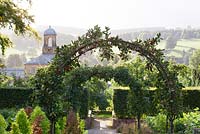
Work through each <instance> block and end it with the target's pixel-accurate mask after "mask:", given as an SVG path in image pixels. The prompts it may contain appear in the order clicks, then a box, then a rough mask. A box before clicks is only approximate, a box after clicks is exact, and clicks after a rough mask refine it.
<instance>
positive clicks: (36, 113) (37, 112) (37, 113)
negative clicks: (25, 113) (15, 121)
mask: <svg viewBox="0 0 200 134" xmlns="http://www.w3.org/2000/svg"><path fill="white" fill-rule="evenodd" d="M38 117H40V118H41V121H40V122H39V126H40V127H41V128H42V133H43V134H49V130H50V122H49V120H48V118H47V116H46V114H45V113H44V112H43V111H42V110H41V108H40V107H39V106H36V107H35V108H34V110H33V112H32V113H31V116H30V123H31V125H33V124H34V122H35V120H37V118H38Z"/></svg>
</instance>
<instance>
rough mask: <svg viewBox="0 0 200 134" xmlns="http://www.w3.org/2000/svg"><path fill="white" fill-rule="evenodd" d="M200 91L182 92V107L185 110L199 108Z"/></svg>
mask: <svg viewBox="0 0 200 134" xmlns="http://www.w3.org/2000/svg"><path fill="white" fill-rule="evenodd" d="M199 98H200V91H199V90H183V105H184V107H185V108H189V109H190V110H191V109H194V108H196V107H198V108H200V101H199Z"/></svg>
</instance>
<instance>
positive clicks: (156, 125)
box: [145, 113, 166, 133]
mask: <svg viewBox="0 0 200 134" xmlns="http://www.w3.org/2000/svg"><path fill="white" fill-rule="evenodd" d="M145 121H146V122H147V124H148V125H149V126H150V127H151V128H152V129H153V130H154V131H155V132H157V133H166V115H164V114H161V113H159V114H158V115H156V116H154V117H151V116H147V117H146V119H145Z"/></svg>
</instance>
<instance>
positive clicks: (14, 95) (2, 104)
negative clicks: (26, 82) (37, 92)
mask: <svg viewBox="0 0 200 134" xmlns="http://www.w3.org/2000/svg"><path fill="white" fill-rule="evenodd" d="M32 92H33V90H32V89H30V88H0V109H1V108H12V107H23V106H25V105H26V104H27V102H28V101H29V100H30V95H31V94H32Z"/></svg>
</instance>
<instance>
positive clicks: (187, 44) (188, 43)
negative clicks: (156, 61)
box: [175, 39, 200, 49]
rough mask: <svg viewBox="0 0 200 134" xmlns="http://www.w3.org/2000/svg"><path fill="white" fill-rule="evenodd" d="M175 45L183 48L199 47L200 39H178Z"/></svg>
mask: <svg viewBox="0 0 200 134" xmlns="http://www.w3.org/2000/svg"><path fill="white" fill-rule="evenodd" d="M177 46H183V48H184V49H188V48H195V49H200V39H191V40H180V41H178V42H177ZM175 49H176V48H175Z"/></svg>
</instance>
